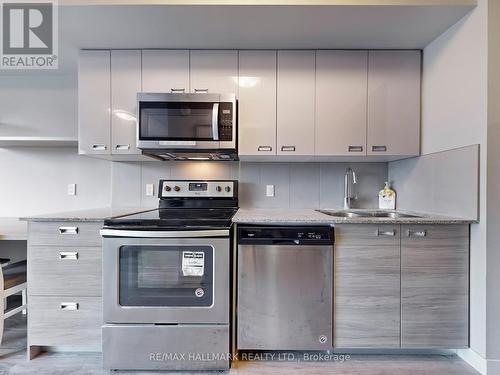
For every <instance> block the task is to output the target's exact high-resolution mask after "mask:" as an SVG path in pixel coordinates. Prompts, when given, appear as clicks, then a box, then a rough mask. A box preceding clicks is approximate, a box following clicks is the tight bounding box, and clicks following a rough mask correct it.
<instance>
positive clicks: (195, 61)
mask: <svg viewBox="0 0 500 375" xmlns="http://www.w3.org/2000/svg"><path fill="white" fill-rule="evenodd" d="M190 62H191V69H190V72H191V92H192V93H206V92H208V93H217V94H220V93H222V94H237V93H238V51H229V50H224V51H217V50H199V51H191V59H190Z"/></svg>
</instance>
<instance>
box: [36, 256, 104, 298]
mask: <svg viewBox="0 0 500 375" xmlns="http://www.w3.org/2000/svg"><path fill="white" fill-rule="evenodd" d="M101 262H102V248H101V247H59V246H58V247H41V246H40V247H39V246H30V247H29V249H28V285H29V287H28V294H29V295H61V296H71V295H73V296H74V295H77V296H100V295H101V294H102V290H101V289H102V281H101V280H102V277H101V269H102V264H101Z"/></svg>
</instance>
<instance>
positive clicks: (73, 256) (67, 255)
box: [59, 251, 78, 260]
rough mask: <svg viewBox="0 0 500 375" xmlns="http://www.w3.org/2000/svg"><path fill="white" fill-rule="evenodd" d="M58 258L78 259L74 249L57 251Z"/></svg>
mask: <svg viewBox="0 0 500 375" xmlns="http://www.w3.org/2000/svg"><path fill="white" fill-rule="evenodd" d="M59 259H61V260H66V259H67V260H78V252H76V251H61V252H59Z"/></svg>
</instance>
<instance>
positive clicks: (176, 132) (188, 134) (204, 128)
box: [139, 102, 214, 141]
mask: <svg viewBox="0 0 500 375" xmlns="http://www.w3.org/2000/svg"><path fill="white" fill-rule="evenodd" d="M213 105H214V104H213V103H204V102H141V103H140V120H139V121H140V122H139V138H140V139H141V140H148V139H150V140H200V141H211V140H213V131H212V113H213Z"/></svg>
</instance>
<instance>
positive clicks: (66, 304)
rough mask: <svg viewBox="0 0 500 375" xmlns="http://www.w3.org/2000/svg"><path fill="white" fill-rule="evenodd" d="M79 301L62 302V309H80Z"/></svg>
mask: <svg viewBox="0 0 500 375" xmlns="http://www.w3.org/2000/svg"><path fill="white" fill-rule="evenodd" d="M78 308H79V306H78V302H61V310H78Z"/></svg>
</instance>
